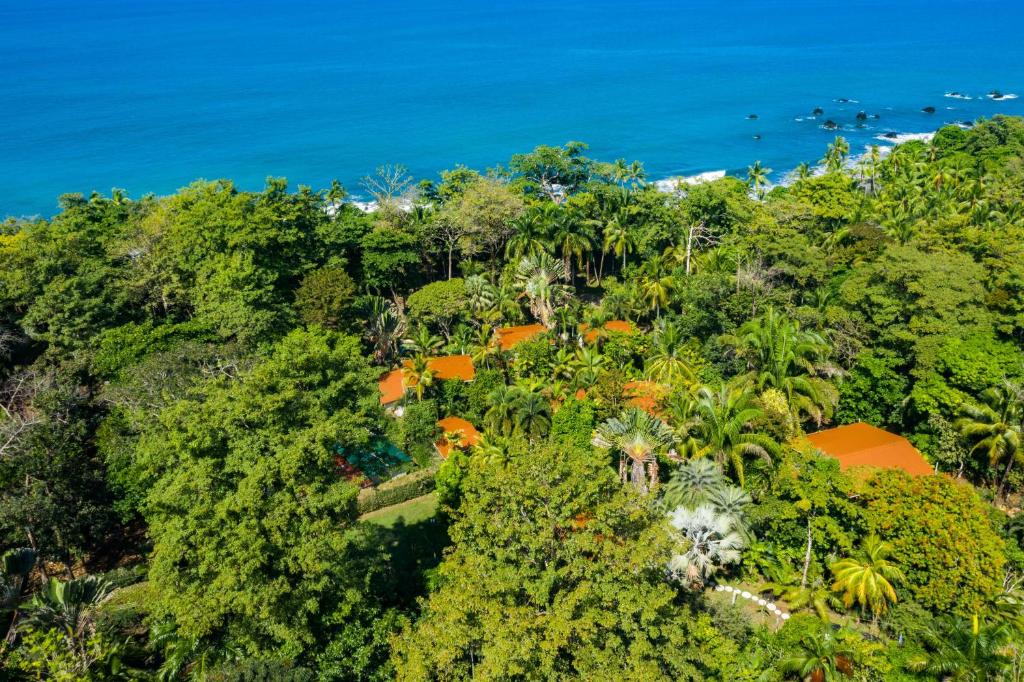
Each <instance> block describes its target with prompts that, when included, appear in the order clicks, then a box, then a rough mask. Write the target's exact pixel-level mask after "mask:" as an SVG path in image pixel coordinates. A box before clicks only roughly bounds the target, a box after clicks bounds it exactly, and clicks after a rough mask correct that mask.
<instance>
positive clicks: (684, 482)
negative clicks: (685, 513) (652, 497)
mask: <svg viewBox="0 0 1024 682" xmlns="http://www.w3.org/2000/svg"><path fill="white" fill-rule="evenodd" d="M725 485H726V481H725V477H724V476H723V475H722V470H721V469H720V468H719V467H718V465H717V464H715V463H714V462H712V461H711V460H709V459H691V460H689V461H687V462H683V463H682V464H680V465H679V468H678V469H676V470H675V471H673V472H672V475H671V476H670V477H669V479H668V482H667V483H666V484H665V496H664V498H663V502H664V505H665V507H667V508H669V509H675V508H676V507H690V508H694V507H698V506H700V505H702V504H706V503H707V502H708V498H709V497H710V495H711V493H712V492H714V491H717V490H719V489H721V488H722V487H724V486H725Z"/></svg>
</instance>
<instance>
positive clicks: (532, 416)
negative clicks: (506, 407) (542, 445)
mask: <svg viewBox="0 0 1024 682" xmlns="http://www.w3.org/2000/svg"><path fill="white" fill-rule="evenodd" d="M514 410H515V429H516V431H517V432H518V433H520V434H522V435H523V436H525V437H526V439H527V440H529V441H530V442H531V443H532V442H535V441H537V440H539V439H540V438H543V437H544V436H546V435H547V433H548V431H549V430H550V429H551V403H550V402H548V400H547V399H546V398H545V397H544V396H543V395H541V394H540V393H536V392H533V391H527V390H522V389H520V390H519V391H518V395H517V396H516V400H515V406H514Z"/></svg>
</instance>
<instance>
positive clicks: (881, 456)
mask: <svg viewBox="0 0 1024 682" xmlns="http://www.w3.org/2000/svg"><path fill="white" fill-rule="evenodd" d="M807 440H808V441H810V442H811V444H812V445H813V446H814V447H816V448H818V449H819V450H821V451H822V452H823V453H824V454H826V455H828V456H829V457H832V458H834V459H837V460H839V468H840V469H841V470H843V471H846V470H847V469H852V468H854V467H862V466H866V467H877V468H880V469H903V470H904V471H906V472H907V473H909V474H911V475H914V476H923V475H927V474H930V473H932V471H933V470H932V466H931V465H930V464H928V461H927V460H926V459H925V458H924V457H923V456H922V455H921V453H920V452H918V451H917V450H916V449H915V448H914V446H913V445H911V444H910V441H908V440H907V439H906V438H904V437H902V436H897V435H896V434H894V433H889V432H888V431H884V430H882V429H880V428H878V427H875V426H871V425H870V424H865V423H864V422H857V423H856V424H847V425H846V426H840V427H838V428H835V429H829V430H827V431H818V432H817V433H812V434H810V435H809V436H807Z"/></svg>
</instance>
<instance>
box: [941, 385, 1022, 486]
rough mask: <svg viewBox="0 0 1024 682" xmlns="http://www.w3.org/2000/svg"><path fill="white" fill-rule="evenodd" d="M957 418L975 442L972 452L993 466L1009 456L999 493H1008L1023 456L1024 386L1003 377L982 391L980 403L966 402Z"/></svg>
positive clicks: (960, 427)
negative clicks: (1004, 379)
mask: <svg viewBox="0 0 1024 682" xmlns="http://www.w3.org/2000/svg"><path fill="white" fill-rule="evenodd" d="M960 414H961V415H962V416H961V418H960V419H959V420H957V422H956V426H957V428H958V429H959V431H960V433H961V434H962V435H963V436H964V437H965V438H967V439H968V440H969V441H971V442H972V443H973V444H974V445H973V447H972V448H971V452H972V453H984V454H985V455H986V456H987V458H988V461H989V464H990V465H991V466H996V465H998V464H999V463H1000V462H1001V461H1003V460H1006V467H1005V468H1004V469H1003V475H1002V477H1001V478H1000V480H999V485H998V488H997V494H998V495H999V496H1000V497H1002V496H1004V495H1005V493H1006V482H1007V480H1008V479H1009V476H1010V470H1011V469H1012V468H1013V463H1014V461H1015V460H1017V459H1024V449H1022V448H1021V428H1022V424H1024V389H1022V387H1021V386H1018V385H1017V384H1015V383H1013V382H1011V381H1004V382H1003V385H1002V386H993V387H991V388H988V389H986V390H985V391H984V392H982V394H981V396H980V401H979V403H978V404H974V405H972V404H970V403H965V404H964V405H962V406H961V407H960Z"/></svg>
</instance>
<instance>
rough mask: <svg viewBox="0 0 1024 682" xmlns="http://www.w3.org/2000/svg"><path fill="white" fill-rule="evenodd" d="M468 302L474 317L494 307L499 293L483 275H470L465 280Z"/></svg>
mask: <svg viewBox="0 0 1024 682" xmlns="http://www.w3.org/2000/svg"><path fill="white" fill-rule="evenodd" d="M465 286H466V301H467V304H468V305H469V309H470V310H471V311H473V314H474V315H479V314H480V313H482V312H484V311H485V310H490V309H491V308H493V307H494V304H495V301H496V300H497V298H498V292H497V290H496V289H495V287H494V285H493V284H491V283H490V282H488V281H487V278H486V277H484V276H483V275H470V276H469V277H467V278H466V279H465Z"/></svg>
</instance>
